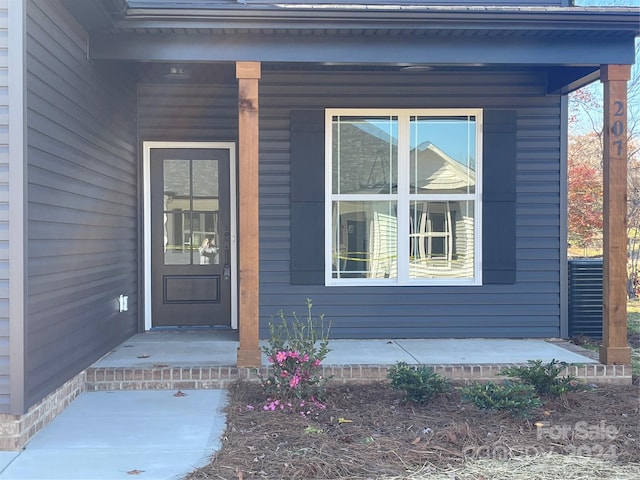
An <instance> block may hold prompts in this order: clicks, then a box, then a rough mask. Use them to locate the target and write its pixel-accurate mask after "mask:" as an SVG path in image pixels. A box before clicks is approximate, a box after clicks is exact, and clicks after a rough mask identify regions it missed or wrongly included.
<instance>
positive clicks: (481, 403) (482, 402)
mask: <svg viewBox="0 0 640 480" xmlns="http://www.w3.org/2000/svg"><path fill="white" fill-rule="evenodd" d="M460 392H461V393H462V401H464V402H471V403H473V404H474V405H475V406H476V407H478V408H483V409H489V410H507V411H509V412H511V414H512V415H513V416H515V417H528V416H529V414H530V413H531V410H533V409H534V408H538V407H540V406H541V405H542V402H541V401H540V398H539V397H538V396H537V395H536V391H535V388H533V386H531V385H526V384H522V383H512V382H509V381H505V382H504V383H503V384H502V385H500V384H496V383H494V382H489V383H485V384H482V383H474V384H472V385H469V386H466V387H461V388H460Z"/></svg>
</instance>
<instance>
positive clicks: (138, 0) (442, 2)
mask: <svg viewBox="0 0 640 480" xmlns="http://www.w3.org/2000/svg"><path fill="white" fill-rule="evenodd" d="M128 3H129V5H130V6H131V7H134V8H145V7H146V8H156V7H157V6H158V4H159V3H162V2H158V0H129V2H128ZM164 3H165V4H166V6H167V8H171V7H173V8H186V7H187V6H189V7H193V8H206V7H212V6H220V5H221V4H224V3H228V4H232V5H235V4H237V3H238V2H237V0H226V2H224V1H220V0H191V1H190V2H176V1H175V0H165V2H164ZM274 3H277V4H279V5H280V4H287V3H292V4H300V2H299V1H298V0H294V1H278V2H276V1H274V0H247V1H246V2H243V4H249V5H260V4H274ZM304 3H306V4H327V3H329V4H331V5H340V4H347V5H354V4H358V3H361V4H367V5H380V4H383V5H394V4H398V5H407V3H409V2H407V1H406V0H367V1H366V2H363V1H361V2H358V1H353V0H332V1H328V0H307V1H306V2H304ZM488 3H489V2H487V0H431V1H428V0H422V1H417V2H411V5H437V6H452V7H457V6H461V5H462V6H465V5H480V6H485V5H487V4H488ZM490 3H491V5H520V6H528V7H531V6H536V5H556V6H557V5H567V4H568V0H492V1H491V2H490Z"/></svg>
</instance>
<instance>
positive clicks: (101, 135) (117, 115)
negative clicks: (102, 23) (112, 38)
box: [25, 1, 138, 406]
mask: <svg viewBox="0 0 640 480" xmlns="http://www.w3.org/2000/svg"><path fill="white" fill-rule="evenodd" d="M28 3H29V7H28V10H27V31H28V36H27V126H28V146H27V155H28V167H27V183H28V185H27V188H28V234H27V235H28V242H27V255H28V264H27V278H28V291H27V317H26V329H25V337H26V392H25V397H26V404H27V406H29V405H32V404H33V403H35V402H37V401H38V400H40V399H41V398H42V397H44V396H45V395H47V394H48V393H50V392H51V391H53V390H54V389H55V388H56V387H58V386H59V385H61V384H62V383H64V382H65V381H66V380H68V379H69V378H71V377H72V376H73V375H75V374H76V373H78V372H79V371H81V370H83V369H84V368H86V367H87V366H89V365H90V364H91V363H93V362H94V361H95V360H97V359H98V358H100V357H101V356H102V355H104V354H105V353H106V352H108V351H109V350H110V349H112V348H113V347H114V346H116V345H117V344H118V343H120V342H122V341H123V340H125V339H126V338H128V337H129V336H130V335H132V334H133V333H135V332H136V331H137V311H136V305H137V304H138V298H137V293H136V292H137V285H138V273H137V271H138V254H137V252H138V235H137V231H138V222H137V218H138V217H137V208H138V201H137V168H138V167H137V164H136V125H135V119H136V112H135V81H134V80H133V78H132V77H131V76H130V75H128V74H127V72H126V71H124V70H120V69H119V68H118V67H115V68H114V67H113V66H111V67H107V66H101V65H99V64H96V65H94V64H92V63H90V62H88V61H87V59H86V56H87V52H86V48H87V37H86V33H85V32H83V31H82V30H81V29H80V27H78V26H77V25H76V24H75V22H74V21H73V20H72V19H71V18H70V17H69V16H68V15H66V12H65V10H64V8H62V6H61V5H60V4H59V3H58V2H57V1H33V2H28ZM120 294H125V295H128V296H129V311H128V312H126V313H118V312H117V301H116V299H117V297H118V296H119V295H120Z"/></svg>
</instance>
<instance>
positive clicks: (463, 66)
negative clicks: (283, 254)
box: [63, 0, 637, 369]
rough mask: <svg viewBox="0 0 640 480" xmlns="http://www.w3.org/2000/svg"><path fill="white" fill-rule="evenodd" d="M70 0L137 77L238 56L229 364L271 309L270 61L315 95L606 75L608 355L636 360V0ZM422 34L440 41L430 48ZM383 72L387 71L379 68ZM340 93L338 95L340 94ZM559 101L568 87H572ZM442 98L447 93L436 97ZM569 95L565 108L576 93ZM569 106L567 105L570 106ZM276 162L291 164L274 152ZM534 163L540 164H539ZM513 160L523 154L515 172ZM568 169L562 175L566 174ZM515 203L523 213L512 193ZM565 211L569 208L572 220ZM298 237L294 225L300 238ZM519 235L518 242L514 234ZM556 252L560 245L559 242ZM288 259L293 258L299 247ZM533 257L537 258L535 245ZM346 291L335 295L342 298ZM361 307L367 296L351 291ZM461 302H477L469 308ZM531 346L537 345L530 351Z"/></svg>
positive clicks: (557, 87)
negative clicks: (409, 83) (455, 81)
mask: <svg viewBox="0 0 640 480" xmlns="http://www.w3.org/2000/svg"><path fill="white" fill-rule="evenodd" d="M63 3H64V4H65V6H66V7H67V8H68V9H69V11H70V12H72V14H74V15H75V16H76V17H77V18H78V19H79V20H80V22H81V23H83V25H84V26H85V28H87V30H88V33H89V44H90V57H91V59H92V61H95V62H104V63H105V65H109V64H117V65H119V66H123V65H126V66H127V67H128V66H132V68H131V70H132V72H133V74H134V76H137V81H138V83H144V82H149V83H153V81H154V79H153V78H152V77H146V78H145V77H144V75H142V74H144V73H149V71H150V68H148V67H150V66H151V67H165V66H170V65H174V64H175V65H178V67H175V68H176V72H175V73H180V72H182V69H183V68H185V69H187V68H189V67H191V66H196V67H201V66H203V65H204V66H216V65H218V66H219V65H224V67H223V70H225V71H226V70H228V69H229V67H233V69H234V72H235V75H234V76H235V79H234V80H235V81H236V88H237V135H238V136H237V147H238V148H237V150H238V157H237V158H238V175H237V185H238V190H237V198H238V238H239V242H238V278H237V279H234V280H237V285H238V302H237V314H238V340H237V345H235V348H236V357H235V362H232V363H231V364H235V365H237V367H238V368H240V369H244V368H250V367H260V366H261V364H262V361H261V351H260V340H259V339H260V328H261V321H260V318H261V314H262V316H263V324H264V316H265V315H268V313H270V312H262V313H261V312H260V308H261V292H260V290H261V284H262V287H263V288H264V286H265V284H267V283H268V282H267V281H266V280H265V277H264V276H263V274H264V272H263V271H261V258H260V256H261V253H262V252H263V251H264V250H265V249H264V246H263V243H262V242H263V241H264V233H265V230H261V221H263V220H264V217H261V214H260V210H261V208H262V207H263V204H261V202H263V201H264V197H261V194H260V171H261V168H262V167H263V166H264V163H263V162H264V156H265V152H263V151H261V145H260V143H261V141H262V140H263V138H264V135H265V133H266V129H265V127H264V124H263V123H261V122H264V116H261V115H263V113H262V110H261V106H262V105H263V101H264V100H265V99H269V101H270V102H271V104H270V106H269V107H270V114H271V115H273V114H274V112H275V113H277V114H278V115H281V116H282V118H284V117H285V116H286V114H282V112H279V111H277V109H278V105H275V103H274V102H275V101H274V100H273V99H272V98H269V95H268V91H269V88H270V89H271V91H275V90H276V88H278V87H279V84H278V83H277V82H278V81H279V79H275V80H274V83H271V84H269V86H268V88H267V89H265V88H263V87H262V86H263V85H264V75H265V74H266V75H267V76H269V75H271V76H272V77H273V78H275V76H276V75H277V74H278V73H279V72H285V74H286V75H287V76H290V78H294V77H295V78H297V76H299V77H300V78H301V79H302V80H301V83H298V84H296V85H295V92H297V93H295V94H292V95H291V97H293V96H294V95H297V96H298V98H304V97H305V93H304V89H305V87H306V85H307V84H305V83H304V82H305V81H306V82H309V79H310V78H313V76H314V75H315V74H317V75H319V76H320V75H322V76H324V77H329V76H330V75H331V74H333V73H334V72H348V73H350V74H351V73H353V74H355V75H357V76H359V77H361V78H364V76H366V75H375V74H378V73H385V74H395V73H396V72H401V73H402V74H403V75H406V74H407V72H411V71H420V69H422V71H423V72H424V71H434V72H437V73H440V74H443V75H444V74H447V75H451V76H452V77H454V76H457V77H459V78H463V77H464V78H469V77H475V76H478V77H479V78H481V77H482V76H483V75H495V76H498V75H500V72H501V71H502V70H505V71H508V72H509V73H513V72H517V73H520V72H525V73H524V74H525V75H535V76H539V77H540V78H544V79H545V82H544V83H545V87H544V91H540V92H538V91H536V93H535V95H537V98H544V97H545V96H547V97H553V96H556V97H558V98H559V96H565V95H567V94H568V93H569V92H571V91H573V90H575V89H577V88H580V87H581V86H584V85H586V84H589V83H591V82H594V81H598V80H600V81H601V82H603V85H604V90H605V100H606V105H605V111H604V117H603V121H604V129H605V146H604V151H603V164H604V169H605V175H604V182H605V189H604V191H605V199H604V205H605V215H604V217H605V232H604V244H605V259H604V297H603V298H604V301H603V311H604V321H603V335H602V336H603V347H602V350H601V352H600V357H599V361H600V362H601V363H602V364H608V365H615V364H619V365H628V364H629V363H630V349H629V347H628V345H627V343H626V296H625V292H626V241H625V239H626V228H625V227H626V220H625V218H626V195H625V191H626V156H627V145H626V134H625V132H626V125H627V117H626V111H627V109H626V101H627V98H626V84H627V81H628V79H629V74H630V64H631V63H633V48H632V46H633V40H632V39H633V37H634V35H635V34H636V32H637V25H636V24H635V23H634V22H635V20H636V18H635V16H634V15H635V14H634V13H633V12H632V11H631V10H628V11H626V10H619V11H618V12H607V11H606V10H605V9H602V10H601V11H600V10H588V9H581V8H577V7H576V8H573V7H572V8H557V9H553V10H549V9H545V8H542V7H540V8H537V7H532V8H530V9H527V10H521V9H518V8H508V7H506V8H505V7H500V8H496V9H492V8H490V7H488V8H483V9H478V10H474V9H467V8H462V7H461V8H439V7H430V6H424V7H419V8H415V9H410V10H403V9H400V8H399V9H397V10H395V9H394V10H393V11H390V10H389V9H378V8H376V7H371V8H368V9H366V12H365V11H364V10H362V9H355V10H352V9H350V8H349V7H348V6H334V7H332V8H334V9H335V12H334V11H332V12H330V13H332V14H333V15H327V14H326V12H327V11H324V12H323V13H322V14H319V13H318V11H317V9H314V8H313V6H296V7H295V8H294V7H293V6H284V7H278V8H277V9H275V10H273V9H271V7H269V8H267V7H263V6H260V5H252V6H249V7H248V8H246V9H242V11H236V10H235V9H234V8H225V9H223V10H220V11H219V10H218V9H217V7H216V6H215V5H214V4H213V3H212V4H211V5H208V4H207V5H205V7H204V8H202V9H194V10H191V11H189V12H187V13H188V14H185V12H182V11H181V12H176V11H174V10H172V8H171V7H166V8H164V7H163V8H146V7H145V5H144V4H143V3H140V2H134V1H131V2H128V9H126V11H125V12H124V14H122V15H121V16H119V17H118V16H114V15H105V14H104V13H105V12H102V11H101V9H100V8H99V2H96V3H95V5H94V4H93V3H92V4H91V6H89V7H87V6H86V4H85V5H84V6H81V4H82V2H78V1H74V0H66V1H64V2H63ZM204 3H205V4H206V2H204ZM94 7H95V8H94ZM96 8H97V10H96ZM265 9H266V11H265ZM98 12H101V13H100V14H98ZM274 12H275V13H276V14H275V15H274ZM217 15H219V16H217ZM496 15H498V16H499V17H500V22H497V21H496ZM83 20H84V22H83ZM89 20H90V21H89ZM425 41H427V42H428V43H429V44H432V45H437V47H438V48H424V42H425ZM551 43H553V47H552V48H550V44H551ZM172 68H174V67H172ZM412 69H413V70H412ZM216 71H217V70H216V69H215V68H214V69H211V72H212V73H211V77H210V78H209V80H210V81H211V82H212V83H215V82H216V81H220V80H221V78H219V77H217V74H216ZM496 72H497V73H496ZM223 76H224V75H223ZM205 80H206V79H205ZM222 80H225V81H226V80H228V79H226V78H223V79H222ZM386 81H389V80H388V79H384V80H383V81H382V82H386ZM261 82H262V83H261ZM382 82H381V84H382ZM536 88H537V87H536ZM357 89H358V84H357V83H356V84H354V85H347V86H346V87H345V90H343V91H341V95H342V97H344V96H346V93H347V92H348V91H357ZM480 90H481V87H478V90H477V92H480ZM531 91H533V88H532V90H531ZM527 92H528V94H529V95H532V96H533V95H534V94H531V93H530V91H527ZM278 94H279V95H280V97H279V98H284V95H283V93H282V91H278ZM413 94H414V95H415V93H413ZM492 94H493V95H494V96H495V97H496V98H495V99H494V108H497V109H504V108H506V107H508V101H507V104H502V105H501V104H500V102H501V101H502V99H501V98H499V97H500V95H499V94H496V93H495V92H494V93H492ZM324 95H326V98H324V99H323V100H318V102H319V103H318V104H315V105H312V106H313V107H314V108H319V106H321V107H323V108H326V107H327V103H326V102H327V101H328V100H327V98H331V96H330V93H324ZM449 95H450V96H451V97H457V99H456V101H460V102H462V100H458V99H459V98H460V97H459V96H456V95H455V94H453V93H449ZM513 95H516V94H513ZM481 98H482V97H481V95H480V94H479V93H474V94H473V95H472V96H470V98H469V99H466V100H464V103H465V104H466V105H469V104H474V105H480V106H483V104H482V100H480V99H481ZM276 101H277V100H276ZM305 101H306V104H308V103H313V102H310V101H309V100H308V99H307V98H305ZM330 101H331V102H333V103H335V102H337V100H334V99H331V100H330ZM405 101H408V100H405ZM562 101H566V98H564V99H563V100H562ZM296 102H297V100H296V101H292V102H291V106H290V109H291V110H293V109H294V108H300V107H299V106H298V104H297V103H296ZM323 102H325V103H323ZM342 102H343V103H348V102H345V101H344V100H342ZM376 102H378V103H379V104H380V105H382V104H384V103H385V100H384V99H382V100H379V99H377V100H376ZM387 102H391V100H387ZM432 103H433V104H434V105H435V104H437V102H435V101H433V100H432ZM306 104H305V105H304V106H305V107H306ZM331 106H333V105H331ZM527 106H528V105H527ZM307 108H309V107H307ZM561 108H566V103H565V104H564V107H561ZM560 115H561V116H562V115H566V110H565V111H564V113H561V114H560ZM275 122H281V123H283V120H282V119H281V118H280V117H278V118H277V119H276V121H275ZM274 124H275V123H274ZM560 129H561V132H560V133H561V134H563V135H565V136H566V134H567V131H566V125H562V126H561V128H560ZM274 131H275V130H274ZM283 131H284V130H283ZM278 133H279V132H278ZM276 140H283V141H287V140H288V139H280V138H278V139H276ZM559 144H560V147H559V150H560V151H559V152H558V153H556V152H555V150H554V153H553V155H558V154H559V156H560V158H561V162H564V161H565V160H566V150H565V149H566V141H565V140H564V139H560V141H559ZM554 148H555V145H554ZM556 158H557V157H556ZM279 160H280V159H279ZM272 168H284V167H281V166H280V165H275V166H273V167H272ZM528 168H531V169H535V167H531V166H529V167H528ZM561 170H562V169H561ZM515 174H516V172H515V167H514V172H513V175H514V182H515ZM560 176H561V182H562V174H560ZM291 183H293V181H291ZM277 187H280V185H276V188H277ZM563 188H565V187H563V186H562V185H561V186H560V194H561V198H560V202H559V205H560V209H562V207H563V206H564V207H566V198H562V195H563V194H566V191H565V190H563ZM284 193H285V194H286V193H287V192H284ZM285 196H286V195H285ZM514 196H515V194H514ZM287 208H290V205H287V206H286V207H285V208H284V210H283V211H284V213H285V215H286V213H287ZM513 212H514V214H515V207H514V210H513ZM292 215H293V213H292ZM562 215H563V214H562V213H560V219H561V220H562V218H563V216H562ZM278 220H279V219H278ZM487 220H488V219H487ZM487 229H489V227H488V226H487ZM558 230H559V233H560V235H559V239H560V243H562V242H563V240H564V234H566V227H565V226H563V225H562V224H560V226H559V228H558ZM292 234H293V232H292ZM557 238H558V237H555V238H554V239H553V240H554V241H555V240H556V239H557ZM295 243H296V242H295V239H293V236H292V237H291V244H292V245H291V249H292V250H293V249H294V248H295ZM514 243H515V241H514ZM143 248H144V247H143ZM513 248H514V250H515V246H514V247H513ZM523 250H524V248H523ZM563 250H564V247H563V245H560V246H559V253H558V255H559V260H560V261H559V262H558V265H557V267H558V268H557V269H556V271H555V272H554V274H555V273H556V272H557V273H558V278H557V284H556V285H560V287H559V290H560V293H559V297H560V299H559V301H558V302H556V303H555V304H553V305H552V306H551V307H549V308H550V310H559V311H560V313H559V314H558V315H557V316H556V318H560V321H559V322H558V323H559V324H560V326H559V328H558V333H559V336H560V337H566V333H567V331H566V324H562V322H563V320H562V318H563V316H564V317H566V314H565V313H563V312H562V310H563V309H566V301H567V299H566V288H565V286H564V284H566V270H564V267H563V266H562V264H563V262H565V263H566V254H565V253H564V252H563ZM553 253H554V255H555V253H556V252H555V250H554V252H553ZM278 260H281V261H291V262H292V263H293V260H291V259H284V260H283V259H282V258H278ZM527 260H530V261H535V260H536V259H535V258H529V257H527ZM553 260H554V261H555V258H554V259H553ZM514 263H515V260H514ZM278 273H280V272H278ZM514 275H515V274H514ZM550 277H551V276H550ZM550 277H549V278H550ZM261 279H262V280H261ZM284 283H286V282H284ZM498 283H499V282H498ZM512 283H514V282H512ZM321 287H324V284H323V285H322V286H321ZM321 287H320V288H321ZM523 288H524V287H523ZM316 290H318V289H316ZM544 293H547V292H543V294H544ZM516 294H518V292H515V293H514V297H515V295H516ZM286 295H289V296H292V294H288V293H287V294H286ZM496 295H501V293H498V294H496ZM482 301H483V302H484V301H488V300H484V299H483V300H482ZM537 301H538V300H537V299H536V302H537ZM545 301H546V300H545ZM553 302H555V299H554V300H553ZM532 303H533V301H532ZM336 305H339V304H336ZM336 305H334V307H335V308H338V307H336ZM534 306H535V307H538V306H540V307H541V308H546V307H548V305H538V304H536V305H534ZM351 307H352V308H357V306H354V305H351ZM398 308H401V307H399V306H398ZM469 308H470V309H471V308H473V307H469ZM141 309H142V304H141ZM143 313H144V312H141V314H143ZM141 314H139V316H140V315H141ZM463 315H468V313H467V312H464V314H461V315H460V316H461V317H462V316H463ZM350 328H351V327H350ZM352 328H355V327H352ZM478 328H480V327H478ZM496 328H497V327H496ZM263 331H264V325H263ZM394 341H395V340H394ZM532 358H537V356H536V355H532Z"/></svg>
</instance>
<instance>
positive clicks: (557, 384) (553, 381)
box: [500, 359, 577, 397]
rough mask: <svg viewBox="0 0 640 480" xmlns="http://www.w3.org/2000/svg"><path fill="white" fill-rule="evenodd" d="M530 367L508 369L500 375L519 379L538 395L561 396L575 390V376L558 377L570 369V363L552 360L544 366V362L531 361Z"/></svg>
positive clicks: (501, 371)
mask: <svg viewBox="0 0 640 480" xmlns="http://www.w3.org/2000/svg"><path fill="white" fill-rule="evenodd" d="M527 363H528V364H529V365H527V366H523V367H508V368H503V369H502V370H500V375H506V376H508V377H511V378H514V377H515V378H519V379H520V380H521V381H522V382H524V383H526V384H528V385H532V386H533V387H534V388H535V389H536V392H538V395H551V396H554V397H557V396H560V395H562V394H564V393H567V392H568V391H571V390H575V389H576V386H577V381H576V378H575V377H573V376H565V377H558V375H559V374H560V373H561V372H562V371H563V370H565V369H566V368H567V367H568V365H569V364H568V363H566V362H559V361H557V360H556V359H552V360H551V362H549V363H546V364H543V363H542V360H529V361H528V362H527Z"/></svg>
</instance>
